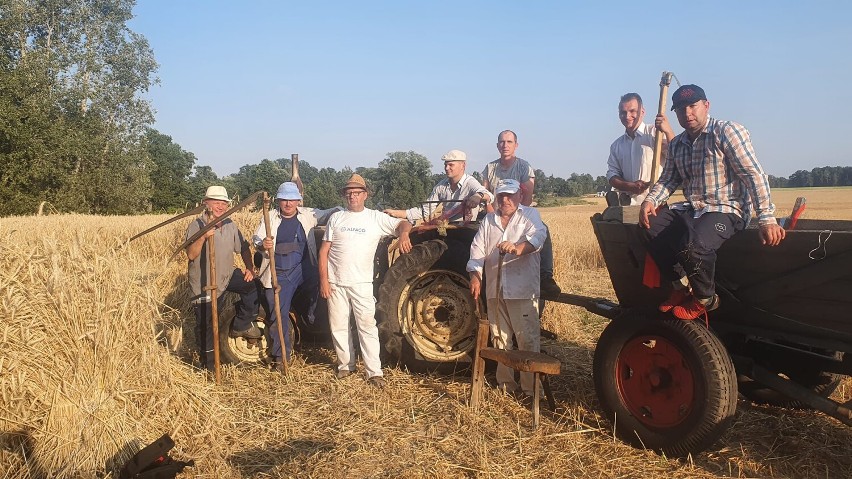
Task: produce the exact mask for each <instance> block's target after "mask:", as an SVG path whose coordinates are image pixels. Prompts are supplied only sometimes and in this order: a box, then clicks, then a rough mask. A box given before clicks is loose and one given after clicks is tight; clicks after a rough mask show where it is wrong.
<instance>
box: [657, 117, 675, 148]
mask: <svg viewBox="0 0 852 479" xmlns="http://www.w3.org/2000/svg"><path fill="white" fill-rule="evenodd" d="M654 127H656V128H657V130H659V131H661V132H663V134H664V135H666V139H667V140H669V141H671V140H672V139H673V138H674V136H675V134H674V130H672V126H671V125H670V124H669V119H668V118H667V117H666V115H665V114H663V113H660V114H658V115H657V117H656V118H655V119H654Z"/></svg>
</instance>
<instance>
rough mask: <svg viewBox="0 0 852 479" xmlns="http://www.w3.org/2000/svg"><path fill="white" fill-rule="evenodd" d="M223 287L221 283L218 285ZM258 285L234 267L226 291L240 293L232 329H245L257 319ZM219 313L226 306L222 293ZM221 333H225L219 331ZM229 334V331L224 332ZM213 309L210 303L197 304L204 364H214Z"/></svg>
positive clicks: (198, 341)
mask: <svg viewBox="0 0 852 479" xmlns="http://www.w3.org/2000/svg"><path fill="white" fill-rule="evenodd" d="M217 286H219V287H221V285H217ZM258 289H259V288H258V285H257V282H256V281H252V282H246V280H245V278H244V277H243V272H242V271H240V270H238V269H236V268H234V272H233V273H231V279H230V280H229V281H228V286H227V287H225V291H230V292H232V293H237V294H238V295H240V299H239V301H237V302H236V304H235V305H234V308H235V309H236V315H235V316H234V323H233V324H232V325H231V328H232V329H235V330H237V331H244V330H246V329H248V328H249V327H251V323H252V322H253V321H255V320H256V319H257V312H258V310H259V304H258ZM217 293H218V291H217ZM216 305H217V308H218V311H219V314H220V315H221V314H222V310H223V309H224V308H225V295H224V294H220V295H219V298H218V300H217V303H216ZM219 334H223V332H222V331H219ZM224 334H227V331H225V332H224ZM213 341H214V339H213V310H212V308H211V304H210V303H198V304H197V305H196V306H195V344H197V345H198V352H199V357H200V359H201V362H202V364H211V365H212V364H213Z"/></svg>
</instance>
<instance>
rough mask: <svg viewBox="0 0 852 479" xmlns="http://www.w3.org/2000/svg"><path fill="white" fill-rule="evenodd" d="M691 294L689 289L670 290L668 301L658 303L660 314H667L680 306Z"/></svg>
mask: <svg viewBox="0 0 852 479" xmlns="http://www.w3.org/2000/svg"><path fill="white" fill-rule="evenodd" d="M691 297H692V294H690V292H689V288H675V289H672V293H671V294H670V295H669V299H667V300H665V301H663V302H662V303H660V308H659V309H660V312H663V313H668V312H669V311H671V310H672V309H673V308H674V307H675V306H680V305H681V304H683V303H684V302H685V301H686V300H687V299H689V298H691Z"/></svg>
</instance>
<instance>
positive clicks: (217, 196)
mask: <svg viewBox="0 0 852 479" xmlns="http://www.w3.org/2000/svg"><path fill="white" fill-rule="evenodd" d="M208 198H209V199H211V200H222V201H231V199H230V198H228V191H227V190H225V187H224V186H210V187H208V188H207V192H206V193H204V199H205V200H206V199H208Z"/></svg>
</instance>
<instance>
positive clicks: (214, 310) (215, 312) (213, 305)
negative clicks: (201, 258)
mask: <svg viewBox="0 0 852 479" xmlns="http://www.w3.org/2000/svg"><path fill="white" fill-rule="evenodd" d="M214 236H216V235H215V234H214V235H212V236H210V237H209V238H207V253H208V254H207V259H208V260H209V263H210V279H209V281H210V286H208V287H207V290H208V291H210V298H211V299H210V316H211V317H212V321H213V371H214V376H215V377H216V384H222V371H221V369H220V362H219V295H218V294H217V293H216V288H217V285H216V242H215V240H214V239H213V238H214Z"/></svg>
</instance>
